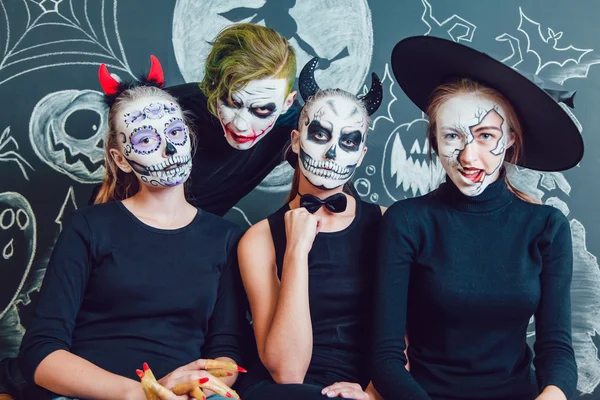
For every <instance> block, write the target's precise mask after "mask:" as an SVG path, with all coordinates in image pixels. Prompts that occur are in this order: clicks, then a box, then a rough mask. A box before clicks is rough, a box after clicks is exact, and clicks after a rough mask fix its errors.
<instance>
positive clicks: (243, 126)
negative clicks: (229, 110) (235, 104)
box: [231, 112, 248, 132]
mask: <svg viewBox="0 0 600 400" xmlns="http://www.w3.org/2000/svg"><path fill="white" fill-rule="evenodd" d="M241 114H242V113H241V112H240V113H238V114H236V115H235V117H234V118H233V121H231V123H232V124H233V128H234V129H235V130H236V131H237V132H244V131H247V130H248V121H246V119H245V118H244V117H243V116H242V115H241Z"/></svg>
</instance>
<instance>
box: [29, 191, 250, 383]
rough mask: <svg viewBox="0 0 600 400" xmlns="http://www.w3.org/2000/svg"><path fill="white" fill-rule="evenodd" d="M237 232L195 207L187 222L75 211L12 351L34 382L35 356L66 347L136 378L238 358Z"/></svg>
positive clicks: (117, 211) (105, 209) (98, 209)
mask: <svg viewBox="0 0 600 400" xmlns="http://www.w3.org/2000/svg"><path fill="white" fill-rule="evenodd" d="M240 236H241V230H240V229H239V228H238V227H237V226H235V225H234V224H232V223H230V222H229V221H226V220H224V219H222V218H220V217H217V216H215V215H212V214H209V213H207V212H205V211H202V210H198V214H197V216H196V218H195V219H194V220H193V221H192V222H191V223H190V224H188V225H187V226H185V227H183V228H180V229H175V230H162V229H156V228H153V227H150V226H148V225H146V224H144V223H142V222H141V221H140V220H138V219H137V218H136V217H135V216H134V215H133V214H132V213H131V212H129V210H127V209H126V208H125V206H123V204H122V203H121V202H111V203H107V204H100V205H96V206H91V207H88V208H85V209H82V210H79V211H76V212H75V213H74V214H73V216H72V218H71V220H70V223H69V225H67V226H65V227H64V229H63V231H62V232H61V234H60V237H59V239H58V241H57V243H56V245H55V247H54V250H53V253H52V257H51V259H50V263H49V264H48V269H47V271H46V276H45V277H44V282H43V284H42V289H41V294H40V301H39V304H38V306H37V309H36V312H35V315H34V318H33V320H32V321H31V323H30V326H29V329H28V330H27V332H26V334H25V337H24V338H23V342H22V344H21V351H20V354H19V364H20V367H21V371H22V373H23V376H24V378H25V379H26V380H27V381H28V382H30V383H33V374H34V372H35V369H36V368H37V366H38V365H39V363H40V362H41V361H42V360H43V359H44V358H45V357H46V356H48V355H49V354H50V353H52V352H54V351H56V350H61V349H62V350H66V351H70V352H71V353H73V354H75V355H78V356H80V357H82V358H84V359H86V360H88V361H90V362H92V363H93V364H95V365H97V366H99V367H101V368H104V369H105V370H108V371H110V372H113V373H115V374H118V375H122V376H126V377H129V378H132V379H135V380H139V378H138V377H137V376H136V373H135V370H136V369H137V368H140V366H141V365H142V363H143V362H148V363H149V364H150V367H151V368H152V369H153V371H154V373H155V374H156V376H157V377H158V378H160V377H162V376H164V375H166V374H167V373H169V372H171V371H173V370H174V369H176V368H178V367H180V366H182V365H184V364H187V363H189V362H191V361H193V360H195V359H198V358H200V357H203V358H216V357H231V358H232V359H234V360H236V361H238V362H240V346H239V342H240V333H241V328H240V325H241V324H242V323H243V322H244V318H245V317H244V307H243V304H244V303H243V300H242V299H241V298H240V297H241V295H242V294H243V289H242V287H241V280H240V279H239V270H238V267H237V257H236V249H237V242H238V240H239V238H240Z"/></svg>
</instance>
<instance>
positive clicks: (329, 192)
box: [290, 173, 344, 209]
mask: <svg viewBox="0 0 600 400" xmlns="http://www.w3.org/2000/svg"><path fill="white" fill-rule="evenodd" d="M343 191H344V185H342V186H339V187H336V188H334V189H323V188H318V187H316V186H315V185H313V184H312V183H310V182H309V181H308V179H306V177H305V176H304V175H303V174H302V173H300V178H299V181H298V194H297V195H296V197H295V198H293V199H292V200H291V201H290V208H292V209H294V208H298V207H300V196H301V195H303V194H312V195H314V196H317V197H318V198H320V199H322V200H323V199H326V198H327V197H329V196H333V195H334V194H336V193H341V192H343Z"/></svg>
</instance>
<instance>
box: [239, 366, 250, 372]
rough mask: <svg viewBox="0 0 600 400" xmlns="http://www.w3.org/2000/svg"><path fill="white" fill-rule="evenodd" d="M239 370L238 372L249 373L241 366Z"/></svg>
mask: <svg viewBox="0 0 600 400" xmlns="http://www.w3.org/2000/svg"><path fill="white" fill-rule="evenodd" d="M237 370H238V371H239V372H248V371H246V369H245V368H242V367H240V366H239V365H238V367H237Z"/></svg>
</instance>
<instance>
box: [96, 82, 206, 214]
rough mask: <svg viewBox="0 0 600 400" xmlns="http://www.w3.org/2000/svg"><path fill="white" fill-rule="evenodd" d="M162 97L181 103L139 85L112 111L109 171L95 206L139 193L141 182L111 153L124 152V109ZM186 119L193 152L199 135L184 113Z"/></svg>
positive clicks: (107, 152) (106, 157)
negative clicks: (120, 131)
mask: <svg viewBox="0 0 600 400" xmlns="http://www.w3.org/2000/svg"><path fill="white" fill-rule="evenodd" d="M146 97H158V98H160V99H163V100H165V101H167V102H170V103H174V104H177V100H176V99H175V98H174V97H173V96H171V95H170V94H169V93H167V92H166V91H164V90H162V89H159V88H157V87H154V86H136V87H133V88H131V89H127V90H125V91H124V92H123V93H121V94H120V95H119V97H117V99H116V100H115V102H114V104H113V105H112V107H111V108H110V110H109V111H108V132H107V133H106V139H105V141H104V165H105V167H106V172H105V175H104V180H103V182H102V186H101V187H100V190H99V191H98V194H97V195H96V199H95V200H94V204H101V203H107V202H109V201H112V200H124V199H126V198H128V197H131V196H133V195H134V194H136V193H137V192H138V190H139V188H140V187H139V181H138V178H137V177H136V176H135V174H134V173H126V172H123V171H122V170H121V169H120V168H119V166H118V165H117V164H116V163H115V160H114V159H113V157H112V156H111V154H110V150H111V149H116V150H118V151H121V149H120V148H119V142H118V140H119V139H118V129H117V121H118V118H121V117H122V115H123V109H124V108H125V107H127V105H128V104H130V103H131V102H133V101H136V100H139V99H142V98H146ZM183 116H184V120H185V123H186V125H187V126H188V133H189V135H190V140H191V141H192V149H195V147H196V146H195V138H196V137H195V135H194V134H193V129H192V127H191V125H190V124H189V122H190V121H189V118H188V114H187V112H184V113H183Z"/></svg>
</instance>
